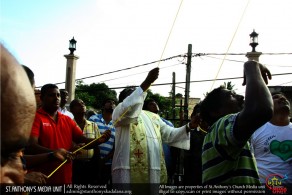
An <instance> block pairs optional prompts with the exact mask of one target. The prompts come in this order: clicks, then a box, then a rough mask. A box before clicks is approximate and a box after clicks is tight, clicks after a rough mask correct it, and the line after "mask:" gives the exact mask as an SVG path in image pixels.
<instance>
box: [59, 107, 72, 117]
mask: <svg viewBox="0 0 292 195" xmlns="http://www.w3.org/2000/svg"><path fill="white" fill-rule="evenodd" d="M58 111H59V112H61V113H62V114H64V115H67V116H69V117H70V118H71V119H74V116H73V114H72V113H71V112H69V111H68V110H67V108H66V107H64V108H63V109H62V108H61V107H59V108H58Z"/></svg>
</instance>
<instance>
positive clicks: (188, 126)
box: [187, 123, 196, 131]
mask: <svg viewBox="0 0 292 195" xmlns="http://www.w3.org/2000/svg"><path fill="white" fill-rule="evenodd" d="M187 128H188V129H189V130H191V131H194V130H195V129H196V128H194V129H192V128H190V123H188V124H187Z"/></svg>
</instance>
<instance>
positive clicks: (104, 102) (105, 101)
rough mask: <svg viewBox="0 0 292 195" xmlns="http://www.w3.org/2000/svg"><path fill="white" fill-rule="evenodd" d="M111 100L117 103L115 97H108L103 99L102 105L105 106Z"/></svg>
mask: <svg viewBox="0 0 292 195" xmlns="http://www.w3.org/2000/svg"><path fill="white" fill-rule="evenodd" d="M109 101H113V102H114V103H115V104H116V100H115V99H113V98H106V99H105V100H103V102H102V106H104V105H105V104H106V103H107V102H109Z"/></svg>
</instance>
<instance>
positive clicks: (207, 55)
mask: <svg viewBox="0 0 292 195" xmlns="http://www.w3.org/2000/svg"><path fill="white" fill-rule="evenodd" d="M291 54H292V53H262V54H261V55H291ZM210 55H246V53H192V57H201V56H206V57H210V58H212V57H211V56H210ZM186 57H187V54H179V55H175V56H171V57H168V58H165V59H161V60H156V61H153V62H149V63H144V64H140V65H136V66H132V67H128V68H124V69H119V70H115V71H110V72H106V73H101V74H97V75H92V76H87V77H82V78H79V79H76V80H75V81H80V80H85V79H89V78H94V77H98V76H103V75H108V74H112V73H117V72H121V71H125V70H131V69H134V68H139V67H143V66H147V65H151V64H155V63H157V62H162V61H168V60H172V59H174V58H186ZM213 58H216V57H213ZM229 61H235V62H241V61H237V60H229ZM64 83H65V81H64V82H58V83H54V84H55V85H60V84H64ZM41 87H42V86H38V87H36V88H41Z"/></svg>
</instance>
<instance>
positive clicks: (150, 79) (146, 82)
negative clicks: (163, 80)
mask: <svg viewBox="0 0 292 195" xmlns="http://www.w3.org/2000/svg"><path fill="white" fill-rule="evenodd" d="M158 75H159V68H154V69H152V70H150V72H149V73H148V75H147V77H146V79H145V80H144V81H143V82H142V84H141V85H140V87H141V88H142V89H143V91H146V90H147V89H148V88H149V87H150V85H151V84H152V83H153V82H154V81H155V80H156V79H157V78H158Z"/></svg>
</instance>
